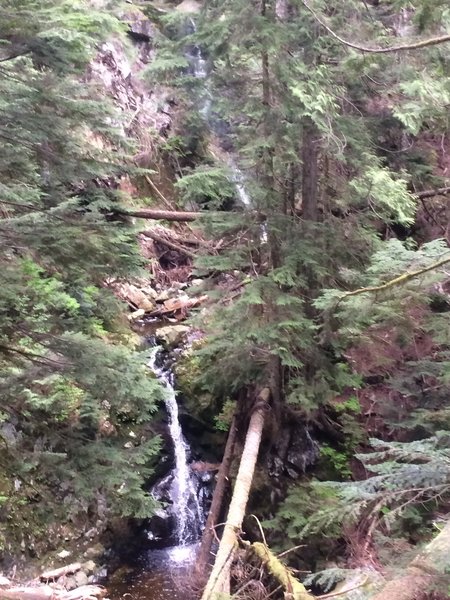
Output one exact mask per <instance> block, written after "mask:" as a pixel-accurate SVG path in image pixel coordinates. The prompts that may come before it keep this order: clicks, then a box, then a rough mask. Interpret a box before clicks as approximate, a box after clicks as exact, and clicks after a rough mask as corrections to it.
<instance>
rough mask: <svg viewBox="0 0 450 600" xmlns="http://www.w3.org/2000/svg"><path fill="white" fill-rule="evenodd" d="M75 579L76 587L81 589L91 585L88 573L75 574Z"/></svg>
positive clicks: (79, 572)
mask: <svg viewBox="0 0 450 600" xmlns="http://www.w3.org/2000/svg"><path fill="white" fill-rule="evenodd" d="M73 579H74V580H75V583H76V587H81V586H83V585H87V584H88V583H89V581H88V576H87V575H86V573H84V571H78V573H75V575H74V576H73Z"/></svg>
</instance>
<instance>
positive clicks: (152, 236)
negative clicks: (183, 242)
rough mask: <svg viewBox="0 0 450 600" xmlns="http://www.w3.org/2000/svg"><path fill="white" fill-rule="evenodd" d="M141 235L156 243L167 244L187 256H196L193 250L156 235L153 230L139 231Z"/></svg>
mask: <svg viewBox="0 0 450 600" xmlns="http://www.w3.org/2000/svg"><path fill="white" fill-rule="evenodd" d="M141 235H143V236H144V237H148V238H150V239H152V240H153V241H154V242H158V244H163V245H164V246H167V247H168V248H171V249H172V250H176V251H177V252H180V254H184V255H185V256H188V257H189V258H192V259H194V258H195V257H196V255H195V254H194V253H193V252H191V251H190V250H188V249H187V248H184V247H183V246H180V245H179V244H176V243H175V242H173V241H171V240H169V239H167V238H165V237H163V236H161V235H158V234H157V233H155V232H154V231H143V232H141Z"/></svg>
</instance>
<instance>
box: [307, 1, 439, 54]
mask: <svg viewBox="0 0 450 600" xmlns="http://www.w3.org/2000/svg"><path fill="white" fill-rule="evenodd" d="M302 4H303V6H304V7H305V8H306V9H307V10H308V11H309V12H310V13H311V14H312V16H313V17H314V19H315V20H316V21H317V22H318V23H319V25H321V26H322V27H323V28H324V29H326V30H327V31H328V33H329V34H330V35H331V36H333V37H334V38H335V39H336V40H338V42H340V43H341V44H344V45H345V46H348V47H349V48H353V49H354V50H358V51H359V52H370V53H372V54H386V53H388V52H403V51H405V50H418V49H419V48H426V47H427V46H436V45H438V44H444V43H446V42H450V34H449V35H443V36H440V37H435V38H429V39H427V40H421V41H419V42H413V43H411V44H403V45H401V46H390V47H388V48H369V47H367V46H360V45H358V44H354V43H353V42H349V41H348V40H346V39H344V38H342V37H341V36H340V35H338V34H337V33H336V32H335V31H333V29H331V27H330V26H329V25H327V23H326V22H325V21H324V20H323V18H322V17H320V16H319V15H318V14H317V12H316V11H315V10H314V9H313V8H312V7H311V6H309V4H308V3H307V2H306V0H302Z"/></svg>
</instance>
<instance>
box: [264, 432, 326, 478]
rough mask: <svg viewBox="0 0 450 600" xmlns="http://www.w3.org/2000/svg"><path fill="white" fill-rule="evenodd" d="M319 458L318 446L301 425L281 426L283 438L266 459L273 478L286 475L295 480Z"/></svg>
mask: <svg viewBox="0 0 450 600" xmlns="http://www.w3.org/2000/svg"><path fill="white" fill-rule="evenodd" d="M318 458H319V444H318V443H317V442H316V441H315V440H314V439H313V438H312V436H311V433H310V431H309V429H308V427H307V426H306V425H304V424H303V423H296V422H295V421H294V422H292V423H291V424H289V423H285V424H283V436H282V437H281V438H280V439H279V440H278V441H277V443H276V444H275V446H274V448H273V451H272V453H271V455H270V457H269V459H268V466H269V473H270V475H271V476H273V477H279V476H280V475H283V474H284V475H288V476H289V477H291V478H292V479H296V478H297V477H300V476H301V475H303V474H304V473H305V472H306V470H307V469H308V467H311V466H312V465H314V464H315V462H316V461H317V459H318Z"/></svg>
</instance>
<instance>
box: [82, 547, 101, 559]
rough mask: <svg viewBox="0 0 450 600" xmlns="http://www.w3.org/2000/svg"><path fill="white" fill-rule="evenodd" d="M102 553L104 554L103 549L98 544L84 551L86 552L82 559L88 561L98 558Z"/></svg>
mask: <svg viewBox="0 0 450 600" xmlns="http://www.w3.org/2000/svg"><path fill="white" fill-rule="evenodd" d="M104 552H105V547H104V546H103V545H102V544H100V543H98V544H95V545H94V546H91V547H90V548H88V549H87V550H86V552H85V553H84V558H87V559H89V560H90V559H94V558H98V557H99V556H101V555H102V554H103V553H104Z"/></svg>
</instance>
